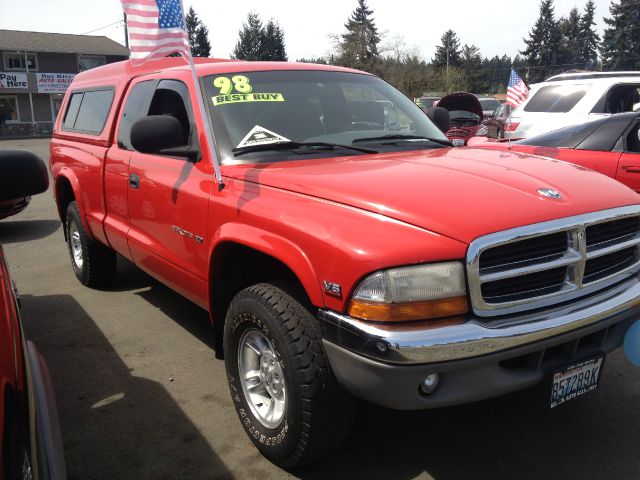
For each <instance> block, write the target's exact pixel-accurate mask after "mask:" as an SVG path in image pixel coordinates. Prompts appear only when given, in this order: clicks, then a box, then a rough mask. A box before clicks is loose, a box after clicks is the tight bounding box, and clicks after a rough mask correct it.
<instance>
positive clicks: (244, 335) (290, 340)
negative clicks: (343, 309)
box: [224, 284, 353, 468]
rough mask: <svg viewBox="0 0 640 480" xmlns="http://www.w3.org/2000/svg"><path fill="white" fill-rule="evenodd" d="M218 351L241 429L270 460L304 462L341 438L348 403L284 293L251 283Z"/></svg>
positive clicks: (312, 333) (310, 326) (305, 316)
mask: <svg viewBox="0 0 640 480" xmlns="http://www.w3.org/2000/svg"><path fill="white" fill-rule="evenodd" d="M224 352H225V364H226V369H227V375H228V379H229V388H230V390H231V397H232V399H233V401H234V405H235V407H236V411H237V413H238V416H239V417H240V421H241V422H242V425H243V428H244V429H245V431H246V432H247V434H248V435H249V437H250V438H251V440H252V441H253V443H254V445H255V446H256V447H257V448H258V450H260V452H261V453H262V454H263V455H264V456H265V457H267V458H268V459H269V460H271V461H272V462H273V463H275V464H277V465H280V466H282V467H284V468H293V467H298V466H301V465H304V464H306V463H310V462H312V461H314V460H317V459H319V458H321V457H323V456H325V455H327V454H328V453H329V452H330V451H332V450H334V449H335V448H337V447H339V446H340V444H341V443H342V441H343V440H344V439H345V438H346V437H347V435H348V433H349V432H350V428H351V425H352V419H353V415H352V407H353V400H352V399H351V398H350V397H349V396H348V395H347V394H346V393H344V392H343V391H342V390H341V389H340V387H339V386H338V384H337V382H336V380H335V377H334V376H333V373H332V371H331V368H330V366H329V362H328V360H327V358H326V356H325V354H324V350H323V348H322V342H321V339H320V336H319V334H318V332H317V326H316V325H315V319H314V318H313V317H312V316H311V314H310V313H309V311H308V310H307V309H305V308H304V307H303V306H302V305H301V304H300V303H299V302H297V301H296V300H295V299H294V298H293V297H291V296H290V295H288V294H287V293H285V292H284V291H283V290H281V289H279V288H277V287H275V286H273V285H270V284H258V285H254V286H252V287H249V288H247V289H245V290H242V291H241V292H240V293H238V294H237V295H236V297H235V298H234V299H233V301H232V303H231V305H230V307H229V310H228V313H227V318H226V323H225V331H224Z"/></svg>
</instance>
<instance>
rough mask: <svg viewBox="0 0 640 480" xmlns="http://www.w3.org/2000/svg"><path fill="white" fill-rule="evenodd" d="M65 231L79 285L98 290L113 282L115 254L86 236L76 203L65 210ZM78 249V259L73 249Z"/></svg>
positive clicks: (72, 203)
mask: <svg viewBox="0 0 640 480" xmlns="http://www.w3.org/2000/svg"><path fill="white" fill-rule="evenodd" d="M65 229H66V234H67V246H68V248H69V257H70V259H71V266H72V268H73V272H74V273H75V274H76V277H77V278H78V280H80V283H82V284H83V285H86V286H87V287H91V288H100V287H105V286H107V285H109V284H110V283H111V282H113V279H114V278H115V275H116V262H117V257H116V253H115V252H114V251H113V250H111V249H110V248H107V247H106V246H104V245H102V244H101V243H98V242H96V241H94V240H92V239H91V238H90V237H89V235H87V232H86V231H85V229H84V226H83V225H82V220H81V219H80V210H79V209H78V204H77V203H76V202H71V203H70V204H69V207H68V208H67V217H66V225H65ZM78 247H79V248H80V249H81V250H80V257H79V258H76V256H75V255H74V249H75V251H76V253H78V250H77V248H78Z"/></svg>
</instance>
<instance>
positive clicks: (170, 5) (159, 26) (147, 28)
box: [121, 0, 191, 64]
mask: <svg viewBox="0 0 640 480" xmlns="http://www.w3.org/2000/svg"><path fill="white" fill-rule="evenodd" d="M121 2H122V8H123V9H124V12H125V13H126V14H127V28H128V30H129V49H130V51H131V55H130V58H131V61H132V62H133V63H138V64H139V63H142V62H144V61H145V60H149V59H153V58H162V57H166V56H167V55H169V54H171V53H176V52H177V53H181V54H182V55H184V56H185V58H187V59H188V58H190V56H191V49H190V47H189V39H188V37H187V32H186V31H185V26H184V13H183V10H182V1H181V0H121Z"/></svg>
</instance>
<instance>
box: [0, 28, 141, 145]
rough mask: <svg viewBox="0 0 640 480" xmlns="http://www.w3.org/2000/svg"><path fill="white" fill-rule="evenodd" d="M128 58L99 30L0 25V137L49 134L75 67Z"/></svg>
mask: <svg viewBox="0 0 640 480" xmlns="http://www.w3.org/2000/svg"><path fill="white" fill-rule="evenodd" d="M127 58H129V50H128V49H127V48H126V47H124V46H123V45H121V44H119V43H117V42H115V41H113V40H111V39H110V38H107V37H103V36H91V35H67V34H61V33H42V32H22V31H17V30H0V138H2V137H5V138H6V137H20V136H29V135H48V134H50V133H51V129H52V125H53V122H54V121H55V118H56V116H57V114H58V111H59V110H60V106H61V104H62V97H63V96H64V92H65V90H66V89H67V88H68V86H69V84H70V83H71V80H72V79H73V77H74V76H75V75H76V74H77V73H78V72H82V71H84V70H88V69H90V68H93V67H97V66H100V65H105V64H107V63H111V62H118V61H120V60H126V59H127Z"/></svg>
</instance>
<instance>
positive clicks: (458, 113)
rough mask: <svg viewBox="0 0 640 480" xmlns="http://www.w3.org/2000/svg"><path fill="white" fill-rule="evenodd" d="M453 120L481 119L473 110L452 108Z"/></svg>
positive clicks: (451, 115)
mask: <svg viewBox="0 0 640 480" xmlns="http://www.w3.org/2000/svg"><path fill="white" fill-rule="evenodd" d="M449 116H450V117H451V120H474V121H479V120H480V117H479V116H478V115H476V114H475V113H473V112H468V111H467V110H451V111H450V112H449Z"/></svg>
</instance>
